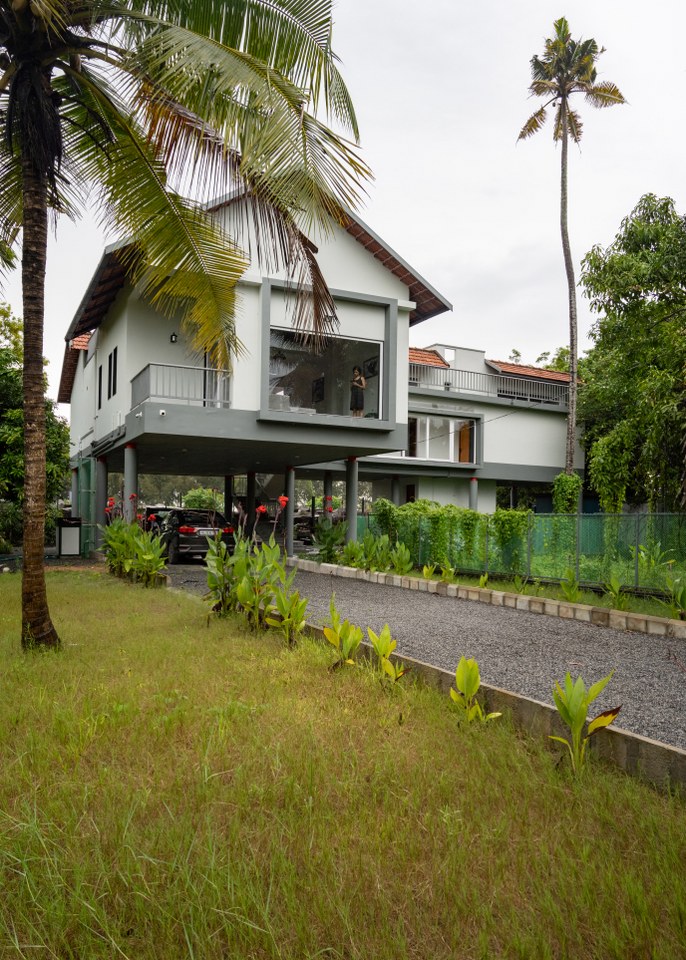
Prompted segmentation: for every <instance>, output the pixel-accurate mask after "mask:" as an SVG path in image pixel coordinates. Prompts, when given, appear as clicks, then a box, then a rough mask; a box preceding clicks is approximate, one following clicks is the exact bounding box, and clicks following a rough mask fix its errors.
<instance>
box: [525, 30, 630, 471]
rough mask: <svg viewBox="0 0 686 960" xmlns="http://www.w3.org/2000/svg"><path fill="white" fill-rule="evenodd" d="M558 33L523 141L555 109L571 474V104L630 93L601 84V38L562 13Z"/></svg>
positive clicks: (539, 63) (536, 82) (542, 67)
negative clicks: (579, 34)
mask: <svg viewBox="0 0 686 960" xmlns="http://www.w3.org/2000/svg"><path fill="white" fill-rule="evenodd" d="M553 27H554V30H555V36H554V37H552V38H549V39H547V40H546V41H545V51H544V53H543V56H542V57H536V56H534V57H532V58H531V78H532V79H531V85H530V86H529V92H530V93H531V95H532V96H535V97H543V98H544V99H545V103H544V104H543V106H542V107H541V108H540V109H539V110H537V111H536V112H535V113H534V114H532V115H531V116H530V117H529V119H528V120H527V121H526V123H525V124H524V126H523V127H522V129H521V131H520V134H519V137H518V140H526V139H527V138H528V137H530V136H532V135H533V134H534V133H537V132H538V131H539V130H540V129H541V127H542V126H543V124H544V123H545V121H546V119H547V109H548V107H549V106H551V105H552V107H553V109H554V120H553V124H554V125H553V140H555V141H561V142H562V157H561V177H560V232H561V234H562V252H563V255H564V261H565V272H566V274H567V288H568V297H569V375H570V380H569V412H568V416H567V444H566V452H565V472H566V473H568V474H571V473H573V472H574V447H575V443H576V397H577V354H578V348H577V322H576V316H577V312H576V281H575V278H574V264H573V262H572V251H571V248H570V245H569V232H568V229H567V149H568V143H569V138H570V137H571V139H572V140H573V141H574V143H579V142H580V141H581V134H582V124H581V118H580V117H579V114H578V113H577V112H576V110H573V109H572V107H571V105H570V102H569V101H570V98H571V97H572V95H573V94H575V93H582V94H583V95H584V97H585V98H586V102H587V103H590V104H591V106H593V107H611V106H613V105H614V104H615V103H624V97H623V96H622V94H621V93H620V91H619V89H618V88H617V87H616V86H615V84H614V83H609V82H607V81H604V82H602V83H597V82H596V68H595V64H596V61H597V60H598V57H599V56H600V54H601V53H603V52H604V49H605V48H604V47H603V48H600V49H599V48H598V44H597V43H596V41H595V40H572V35H571V33H570V31H569V24H568V23H567V21H566V20H565V18H564V17H560V19H559V20H556V21H555V23H554V24H553Z"/></svg>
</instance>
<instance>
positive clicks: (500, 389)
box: [409, 363, 569, 410]
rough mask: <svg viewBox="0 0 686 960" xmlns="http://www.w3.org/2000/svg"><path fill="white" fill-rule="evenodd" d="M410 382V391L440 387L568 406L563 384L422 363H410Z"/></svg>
mask: <svg viewBox="0 0 686 960" xmlns="http://www.w3.org/2000/svg"><path fill="white" fill-rule="evenodd" d="M409 385H410V390H411V391H417V390H443V391H445V392H446V393H459V394H473V395H474V396H478V397H484V398H488V397H492V398H497V399H502V400H518V401H520V402H523V403H527V404H535V405H536V406H539V405H541V404H543V405H545V406H551V407H557V408H558V409H564V410H566V409H567V395H568V390H569V388H568V386H567V384H566V383H555V382H554V381H541V380H528V379H525V378H524V377H506V376H503V375H501V374H491V373H476V372H474V371H472V370H453V369H452V368H451V369H448V368H446V367H430V366H427V365H425V364H423V363H411V364H409Z"/></svg>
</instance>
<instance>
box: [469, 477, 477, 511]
mask: <svg viewBox="0 0 686 960" xmlns="http://www.w3.org/2000/svg"><path fill="white" fill-rule="evenodd" d="M469 509H470V510H478V509H479V479H478V477H471V478H470V480H469Z"/></svg>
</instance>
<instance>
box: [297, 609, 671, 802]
mask: <svg viewBox="0 0 686 960" xmlns="http://www.w3.org/2000/svg"><path fill="white" fill-rule="evenodd" d="M307 631H308V633H309V634H310V635H311V636H314V637H316V638H317V639H321V640H325V637H324V629H323V627H319V626H316V625H315V624H310V623H308V624H307ZM373 652H374V651H373V647H372V646H371V644H370V643H368V642H367V641H363V642H362V644H361V646H360V653H361V655H362V656H363V657H365V658H366V659H368V660H371V659H372V657H373ZM391 659H392V660H394V661H395V662H399V663H403V664H405V665H406V666H408V667H410V668H411V670H412V673H413V674H414V675H415V676H417V677H419V678H420V679H421V680H422V681H423V682H424V683H426V684H427V685H428V686H430V687H433V688H435V689H436V690H438V691H439V692H440V693H443V694H445V695H446V696H449V694H450V688H451V686H452V685H453V683H454V681H455V674H454V673H450V671H449V670H443V669H442V668H441V667H434V666H432V665H431V664H429V663H424V662H423V661H421V660H414V659H412V658H411V657H403V656H398V655H397V654H395V653H394V654H391ZM480 694H482V696H480V700H481V701H482V705H483V706H484V707H485V708H486V711H487V712H496V711H499V712H501V713H503V712H506V711H507V712H509V714H510V716H511V717H512V722H513V724H514V726H515V727H516V728H517V729H518V730H523V731H524V732H526V733H528V734H530V735H532V736H535V737H547V736H551V735H553V736H558V737H559V736H563V737H565V736H566V737H568V736H569V730H568V729H567V728H566V727H565V726H564V724H563V723H562V721H561V720H560V717H559V715H558V713H557V710H556V709H555V707H551V706H550V705H549V704H547V703H542V702H541V701H540V700H533V699H531V697H525V696H522V695H521V694H518V693H510V692H509V691H508V690H501V689H500V687H491V686H488V685H487V684H485V683H482V684H481V687H480ZM588 749H589V750H590V751H591V753H593V754H594V755H595V756H597V757H599V758H600V759H602V760H604V761H606V762H608V763H611V764H612V765H613V766H616V767H619V768H620V769H621V770H623V771H624V772H625V773H627V774H629V775H631V776H633V777H637V778H639V779H641V780H646V781H647V782H648V783H650V784H652V785H653V786H655V787H657V788H658V789H660V790H663V791H665V792H666V791H669V790H673V789H674V788H675V787H677V788H680V789H681V790H683V791H684V795H686V750H681V749H679V747H671V746H669V745H668V744H666V743H660V742H659V741H658V740H651V739H649V738H648V737H642V736H640V734H637V733H631V732H630V731H628V730H623V729H622V728H621V727H606V728H605V729H604V730H599V731H598V732H597V733H596V734H594V735H593V737H592V738H591V739H590V740H589V741H588Z"/></svg>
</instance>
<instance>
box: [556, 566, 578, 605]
mask: <svg viewBox="0 0 686 960" xmlns="http://www.w3.org/2000/svg"><path fill="white" fill-rule="evenodd" d="M560 590H561V592H562V596H563V597H564V598H565V600H566V601H567V603H578V602H579V600H581V590H580V589H579V581H578V580H577V579H576V574H575V573H574V571H573V570H572V568H571V567H569V568H568V569H567V571H566V573H565V579H564V580H561V581H560Z"/></svg>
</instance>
